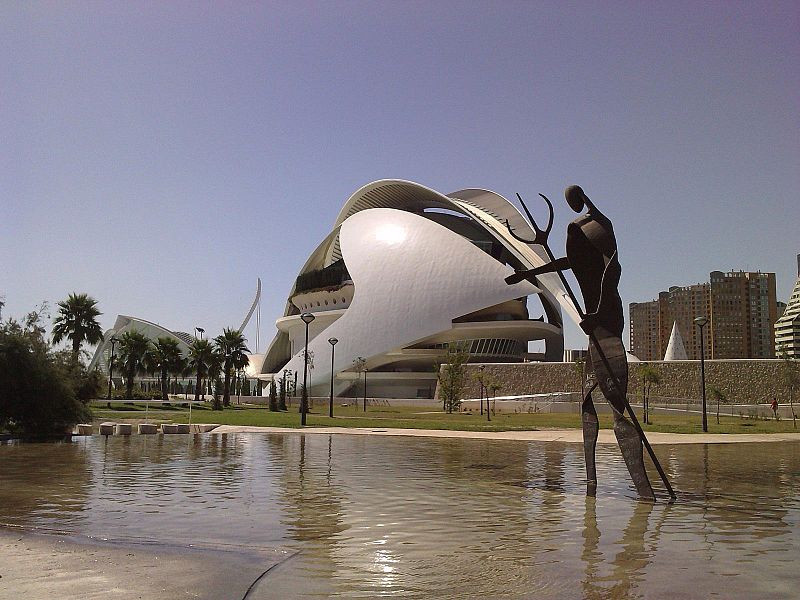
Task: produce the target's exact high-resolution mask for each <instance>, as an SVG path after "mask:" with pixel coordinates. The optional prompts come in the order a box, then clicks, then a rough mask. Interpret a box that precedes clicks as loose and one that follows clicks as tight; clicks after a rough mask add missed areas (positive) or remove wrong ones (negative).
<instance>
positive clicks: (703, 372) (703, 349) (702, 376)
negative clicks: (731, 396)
mask: <svg viewBox="0 0 800 600" xmlns="http://www.w3.org/2000/svg"><path fill="white" fill-rule="evenodd" d="M707 323H708V318H706V317H695V319H694V324H695V325H697V326H698V327H699V328H700V386H701V387H702V388H703V433H707V432H708V421H707V419H706V344H705V338H704V337H703V328H704V327H705V326H706V324H707Z"/></svg>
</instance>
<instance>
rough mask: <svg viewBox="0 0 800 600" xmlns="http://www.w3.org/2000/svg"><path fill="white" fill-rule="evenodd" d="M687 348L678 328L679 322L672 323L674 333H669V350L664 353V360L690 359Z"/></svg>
mask: <svg viewBox="0 0 800 600" xmlns="http://www.w3.org/2000/svg"><path fill="white" fill-rule="evenodd" d="M688 359H689V357H688V356H686V348H685V347H684V345H683V338H682V337H681V332H680V331H679V330H678V322H677V321H675V322H674V323H673V324H672V333H671V334H670V335H669V343H668V344H667V351H666V352H665V353H664V360H688Z"/></svg>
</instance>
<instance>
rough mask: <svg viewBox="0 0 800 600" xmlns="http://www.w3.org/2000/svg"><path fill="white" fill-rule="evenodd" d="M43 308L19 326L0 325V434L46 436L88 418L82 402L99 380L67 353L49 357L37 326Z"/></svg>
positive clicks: (95, 390)
mask: <svg viewBox="0 0 800 600" xmlns="http://www.w3.org/2000/svg"><path fill="white" fill-rule="evenodd" d="M44 311H46V305H44V304H43V305H42V306H41V307H40V308H38V309H37V310H34V311H32V312H30V313H29V314H28V315H27V316H26V317H25V319H24V320H23V322H22V323H20V322H18V321H17V320H15V319H9V320H7V321H6V322H5V323H3V324H2V325H0V431H2V430H7V431H12V432H20V433H24V434H28V435H31V434H34V435H46V434H54V433H58V434H61V433H64V432H65V430H67V429H68V428H70V429H71V428H72V426H74V425H75V424H76V423H80V422H82V421H88V420H89V419H91V412H90V411H89V408H88V401H89V399H90V398H92V397H96V396H97V393H98V391H99V389H100V385H101V382H100V376H99V374H98V373H96V372H92V373H88V372H87V371H86V369H85V367H83V366H82V365H79V364H76V363H74V362H73V361H72V360H71V359H72V355H71V353H69V354H68V355H65V354H64V353H58V352H53V350H52V348H51V346H50V345H49V344H48V343H47V341H46V339H45V335H44V327H42V325H41V320H42V315H43V313H44Z"/></svg>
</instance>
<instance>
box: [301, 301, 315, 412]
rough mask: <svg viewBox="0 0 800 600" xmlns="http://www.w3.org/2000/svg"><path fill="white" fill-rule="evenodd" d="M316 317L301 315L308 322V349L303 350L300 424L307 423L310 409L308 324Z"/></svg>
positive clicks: (304, 321)
mask: <svg viewBox="0 0 800 600" xmlns="http://www.w3.org/2000/svg"><path fill="white" fill-rule="evenodd" d="M314 318H315V317H314V315H312V314H311V313H308V312H306V313H303V314H302V315H300V319H302V321H303V323H305V324H306V349H305V350H304V351H303V395H302V396H301V397H300V425H305V424H306V412H307V411H308V325H309V323H311V321H313V320H314Z"/></svg>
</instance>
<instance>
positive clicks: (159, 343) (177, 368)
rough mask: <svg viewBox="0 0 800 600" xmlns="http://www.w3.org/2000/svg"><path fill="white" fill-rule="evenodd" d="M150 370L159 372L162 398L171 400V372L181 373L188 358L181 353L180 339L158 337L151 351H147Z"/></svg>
mask: <svg viewBox="0 0 800 600" xmlns="http://www.w3.org/2000/svg"><path fill="white" fill-rule="evenodd" d="M145 362H146V363H147V368H148V370H150V371H152V372H154V373H155V372H158V373H159V376H160V378H161V399H162V400H163V401H165V402H167V401H168V400H169V396H168V394H167V393H168V389H167V379H168V377H169V376H170V375H171V374H180V373H182V372H183V370H184V368H185V366H186V359H185V358H183V355H182V354H181V349H180V346H179V345H178V340H176V339H175V338H169V337H160V338H158V339H157V340H156V341H155V343H154V344H153V347H152V348H150V352H148V353H147V357H146V361H145Z"/></svg>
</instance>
